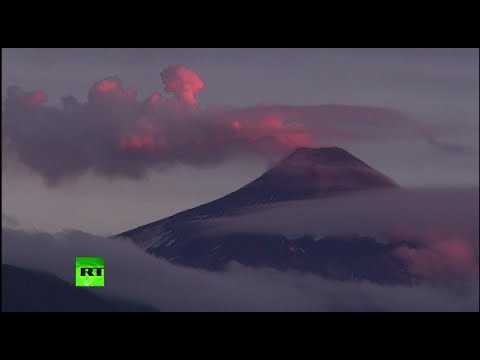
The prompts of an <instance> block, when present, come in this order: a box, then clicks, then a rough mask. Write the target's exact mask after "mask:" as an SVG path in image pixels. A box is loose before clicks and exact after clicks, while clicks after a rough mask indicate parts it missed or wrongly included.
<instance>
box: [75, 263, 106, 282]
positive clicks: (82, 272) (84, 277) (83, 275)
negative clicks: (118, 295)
mask: <svg viewBox="0 0 480 360" xmlns="http://www.w3.org/2000/svg"><path fill="white" fill-rule="evenodd" d="M104 265H105V263H104V259H103V258H99V257H77V258H76V264H75V266H76V270H75V274H76V277H75V285H76V286H104V285H105V266H104Z"/></svg>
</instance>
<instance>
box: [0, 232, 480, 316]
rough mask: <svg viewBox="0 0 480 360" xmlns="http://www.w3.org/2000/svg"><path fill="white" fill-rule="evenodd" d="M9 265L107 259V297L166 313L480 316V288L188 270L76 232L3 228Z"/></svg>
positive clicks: (70, 271) (67, 273)
mask: <svg viewBox="0 0 480 360" xmlns="http://www.w3.org/2000/svg"><path fill="white" fill-rule="evenodd" d="M2 238H3V241H2V251H3V262H4V263H7V264H12V265H17V266H20V267H26V268H30V269H39V270H45V271H49V272H52V273H54V274H56V275H57V276H59V277H60V278H62V279H64V280H66V281H70V282H73V280H74V279H73V276H74V261H75V257H76V256H100V257H101V256H103V257H105V269H106V270H105V274H106V275H105V276H106V278H105V282H106V286H105V287H104V288H96V289H89V290H91V291H95V292H96V293H98V294H99V295H103V296H115V297H120V298H124V299H130V300H135V301H140V302H146V303H149V304H152V305H154V306H156V307H158V308H159V309H160V310H163V311H365V310H371V311H478V282H475V283H471V284H467V285H466V286H464V287H462V288H461V289H449V288H442V287H434V286H416V287H404V286H379V285H374V284H371V283H368V282H362V283H353V282H337V281H329V280H325V279H322V278H319V277H316V276H310V275H300V274H298V273H294V272H288V273H281V272H277V271H273V270H269V269H251V268H245V267H243V266H240V265H238V264H231V266H230V268H229V270H228V271H227V272H225V273H208V272H204V271H199V270H195V269H188V268H181V267H178V266H175V265H172V264H170V263H168V262H166V261H164V260H161V259H157V258H154V257H152V256H150V255H149V254H147V253H145V252H143V251H142V250H141V249H139V248H137V247H136V246H134V245H133V244H132V243H131V242H129V241H126V240H122V239H107V238H101V237H95V236H92V235H89V234H86V233H82V232H77V231H69V232H63V233H58V234H55V235H51V234H48V233H35V232H25V231H21V230H16V229H9V228H3V229H2Z"/></svg>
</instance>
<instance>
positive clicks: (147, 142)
mask: <svg viewBox="0 0 480 360" xmlns="http://www.w3.org/2000/svg"><path fill="white" fill-rule="evenodd" d="M120 149H121V150H143V149H147V150H150V151H155V149H156V146H155V139H154V138H153V136H150V135H139V134H133V135H128V136H127V137H126V138H124V139H123V140H122V141H121V142H120Z"/></svg>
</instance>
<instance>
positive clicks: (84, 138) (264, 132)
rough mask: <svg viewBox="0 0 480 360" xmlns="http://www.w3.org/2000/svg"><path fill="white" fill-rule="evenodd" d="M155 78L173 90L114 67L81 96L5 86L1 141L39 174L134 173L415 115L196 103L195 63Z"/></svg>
mask: <svg viewBox="0 0 480 360" xmlns="http://www.w3.org/2000/svg"><path fill="white" fill-rule="evenodd" d="M162 80H163V82H164V85H165V89H166V91H167V92H168V93H172V94H173V97H169V98H168V97H167V98H165V99H164V98H163V97H162V95H161V94H160V93H159V92H154V93H153V94H151V95H150V96H148V97H147V98H146V99H144V100H140V99H138V98H137V91H136V90H135V89H132V88H128V87H125V86H124V85H123V83H122V81H121V80H120V79H119V78H118V77H107V78H104V79H103V80H100V81H98V82H96V83H95V84H94V85H93V86H92V87H91V89H90V91H89V93H88V98H87V101H86V102H81V101H79V100H77V99H76V98H75V97H73V96H64V97H63V98H62V101H61V104H60V106H51V105H47V104H46V103H47V101H48V96H47V94H46V93H45V92H44V91H41V90H37V91H24V90H22V89H21V88H19V87H16V86H11V87H9V88H7V98H6V99H5V102H4V111H3V121H2V127H3V130H4V139H5V141H6V143H7V149H9V150H10V151H11V152H12V153H14V154H16V155H17V156H18V159H19V160H20V161H21V162H23V163H24V164H26V165H27V166H28V167H29V168H31V169H32V170H34V171H35V172H36V173H38V174H40V175H41V176H42V177H43V178H44V179H45V180H46V181H47V183H48V184H50V185H56V184H58V183H60V182H61V181H62V180H66V179H69V178H74V177H77V176H79V175H82V174H85V173H86V172H87V171H88V170H93V172H94V173H96V174H98V175H101V176H104V177H107V178H113V177H128V178H134V179H138V178H141V177H144V175H145V174H146V173H147V171H149V170H152V169H154V170H162V169H165V168H166V167H169V166H172V165H174V164H178V163H182V164H189V165H195V166H205V165H212V164H218V163H220V162H224V161H225V160H228V159H232V158H234V157H237V156H240V155H244V154H246V153H250V154H252V153H253V154H257V155H261V156H263V157H267V158H270V159H271V158H278V157H279V156H281V155H284V154H286V153H288V152H289V151H291V150H292V149H294V148H296V147H300V146H318V145H320V146H321V145H329V144H332V143H335V142H336V141H338V140H339V139H348V140H352V139H361V140H368V141H371V140H378V139H381V140H383V139H385V138H408V137H412V136H416V131H417V130H416V129H417V125H415V124H414V123H413V122H412V121H411V120H409V119H408V118H407V117H406V116H405V115H404V114H403V113H401V112H399V111H396V110H393V109H387V108H381V107H368V106H348V105H315V106H287V105H266V104H264V105H261V106H254V107H244V108H238V107H231V106H207V107H204V108H202V107H200V106H199V104H198V100H197V98H196V96H197V93H198V92H199V91H200V90H201V89H203V87H204V82H203V80H202V79H201V78H200V76H199V74H197V73H196V71H194V70H192V69H189V68H186V67H184V66H180V67H169V68H167V69H166V70H165V71H163V72H162Z"/></svg>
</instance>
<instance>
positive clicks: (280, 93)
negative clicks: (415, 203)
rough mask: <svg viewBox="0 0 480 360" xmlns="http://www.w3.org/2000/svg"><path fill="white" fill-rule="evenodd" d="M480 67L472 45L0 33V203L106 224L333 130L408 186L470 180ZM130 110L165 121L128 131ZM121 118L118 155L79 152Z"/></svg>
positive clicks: (55, 222)
mask: <svg viewBox="0 0 480 360" xmlns="http://www.w3.org/2000/svg"><path fill="white" fill-rule="evenodd" d="M478 77H479V56H478V49H3V51H2V128H3V129H4V130H5V129H7V133H8V134H10V138H9V140H8V141H6V138H5V137H3V138H2V144H3V147H2V199H3V200H2V214H3V215H6V216H9V217H11V218H14V219H16V220H17V221H18V222H20V224H21V225H22V226H24V227H27V228H36V229H42V230H48V231H56V230H60V229H62V228H75V229H80V230H84V231H88V232H90V233H93V234H98V235H112V234H117V233H120V232H122V231H124V230H127V229H131V228H133V227H136V226H140V225H143V224H145V223H148V222H151V221H155V220H159V219H162V218H164V217H166V216H168V215H171V214H174V213H176V212H179V211H181V210H184V209H187V208H191V207H194V206H197V205H199V204H202V203H205V202H207V201H210V200H213V199H215V198H218V197H220V196H223V195H225V194H227V193H230V192H231V191H233V190H236V189H238V188H239V187H241V186H243V185H245V184H246V183H248V182H249V181H251V180H253V179H255V178H256V177H258V176H259V175H261V174H262V173H263V172H264V171H265V170H266V169H267V168H268V167H269V166H271V165H272V163H273V162H274V161H276V160H278V159H280V158H281V157H282V156H285V155H287V154H288V153H289V152H290V151H291V150H293V149H294V148H295V146H296V145H297V144H298V145H299V146H340V147H342V148H344V149H346V150H348V151H349V152H350V153H352V154H353V155H354V156H356V157H358V158H359V159H361V160H363V161H364V162H366V163H367V164H369V165H371V166H372V167H374V168H375V169H377V170H379V171H380V172H382V173H384V174H386V175H387V176H389V177H390V178H392V179H394V180H395V181H396V182H397V183H398V184H400V185H401V186H405V187H432V186H435V187H439V186H442V187H465V186H478V183H479V175H478V173H479V168H478V163H479V155H478V151H479V137H478V131H479V120H478V119H479V102H478V98H479V80H478ZM12 86H15V87H16V88H12ZM9 87H10V88H9ZM8 88H9V89H10V90H9V91H7V89H8ZM129 88H132V89H134V90H135V91H136V95H135V94H134V91H133V90H132V91H130V90H129ZM105 93H108V94H109V95H108V96H109V97H108V98H107V97H106V96H107V95H105ZM157 93H158V94H159V95H160V96H159V97H158V99H160V97H161V98H162V100H161V101H162V104H164V105H158V104H157V97H156V96H157V95H155V94H157ZM112 94H113V95H112ZM152 94H153V95H152ZM45 95H46V96H45ZM66 96H73V98H75V99H73V98H70V99H69V100H68V101H64V102H63V103H62V100H61V99H62V98H64V97H66ZM135 96H136V100H135ZM47 97H48V101H47V102H45V101H46V100H47ZM112 99H113V100H112ZM130 99H131V100H130ZM164 99H167V100H164ZM7 101H8V102H9V103H8V104H9V105H8V109H7V105H6V103H7ZM158 101H160V100H158ZM27 104H28V105H27ZM178 104H180V105H178ZM182 104H183V105H182ZM30 105H31V106H32V108H27V106H30ZM107 105H108V109H107V110H108V111H107V110H105V111H107V112H105V114H107V115H105V117H102V114H104V113H103V112H102V111H104V110H99V109H104V108H107ZM157 105H158V106H160V107H161V109H159V108H155V110H151V111H152V112H154V115H152V114H151V113H150V112H149V111H150V110H149V109H150V108H149V106H157ZM187 105H188V106H187ZM324 105H339V106H337V107H325V106H324ZM46 107H48V109H46ZM177 107H178V108H177ZM42 109H43V110H42ZM45 109H46V110H45ZM59 109H61V110H59ZM112 109H114V110H115V111H118V114H120V115H119V117H120V118H122V120H121V121H119V122H118V123H116V124H114V125H112V121H110V120H109V118H113V117H114V114H116V112H115V111H113V110H112ZM6 110H8V112H7V113H6V114H4V111H6ZM26 111H31V113H32V114H34V115H35V116H36V118H35V121H36V122H35V123H25V124H30V125H31V126H30V125H29V126H27V127H25V126H24V125H22V124H23V123H22V121H30V119H29V120H25V116H24V114H26ZM138 112H142V114H146V115H142V116H143V117H144V118H145V122H146V123H147V124H148V126H147V125H145V124H143V123H142V124H143V125H144V127H143V128H142V129H144V130H145V128H147V129H150V130H151V127H149V126H155V128H156V129H157V128H161V129H162V131H163V133H162V131H160V135H158V133H155V134H156V135H155V136H153V137H146V135H145V134H143V133H142V135H138V134H137V133H136V132H135V133H134V134H133V133H128V134H127V131H130V128H129V126H130V125H128V124H129V123H128V121H130V120H131V119H130V115H129V114H130V113H132V114H137V113H138ZM45 114H54V117H55V120H54V121H55V122H52V123H48V124H58V126H57V127H55V128H53V127H49V126H47V125H45V126H44V125H42V123H41V121H42V120H44V117H45V116H46V115H45ZM72 114H73V115H72ZM159 114H160V115H159ZM272 114H280V115H278V116H279V117H276V116H277V115H275V116H273V115H272ZM132 116H134V115H132ZM135 116H136V115H135ZM264 116H266V117H264ZM123 118H125V119H123ZM166 118H168V120H165V119H166ZM64 119H69V120H68V121H71V124H72V125H71V126H70V125H69V126H66V125H65V122H64V121H63V120H64ZM85 119H86V120H85ZM135 119H136V120H138V119H137V118H135ZM142 119H143V118H142ZM37 120H38V121H37ZM83 120H85V121H83ZM52 121H53V120H52ZM142 121H143V120H142ZM174 121H175V122H174ZM17 124H19V125H18V126H17ZM45 124H47V123H45ZM69 124H70V123H69ZM152 124H153V125H152ZM20 125H22V126H23V127H22V128H20ZM97 126H98V127H97ZM110 126H112V128H113V129H114V130H115V134H113V135H112V134H111V133H108V131H107V130H108V129H110ZM106 129H107V130H106ZM132 129H134V130H132V131H137V130H138V129H137V128H133V125H132ZM145 131H147V130H145ZM117 132H118V134H119V136H120V135H121V136H120V137H119V139H120V140H119V143H118V144H116V145H118V147H119V149H121V150H122V151H124V152H122V153H120V155H119V158H118V159H114V160H111V159H106V160H104V159H102V160H100V161H97V160H96V159H95V160H91V156H90V157H83V153H84V152H93V153H94V154H96V155H98V157H99V158H101V157H102V154H101V152H102V151H103V150H104V149H105V151H107V150H108V151H109V150H110V148H109V147H108V146H109V144H110V143H109V141H113V140H112V139H114V135H115V136H116V135H117ZM84 134H89V135H88V136H87V135H84ZM92 134H94V135H95V136H93V137H94V138H95V139H92ZM97 134H98V139H97ZM163 134H164V135H165V139H166V140H165V143H163V142H160V140H159V139H160V137H159V136H163ZM211 134H215V137H213V136H211ZM200 135H201V136H205V137H199V136H200ZM217 135H218V137H217ZM4 136H5V135H4ZM261 137H268V138H269V139H270V140H268V142H267V143H262V144H258V143H257V142H256V141H257V139H258V138H261ZM29 139H33V141H30V142H29ZM115 139H116V138H115ZM162 139H163V138H162ZM192 139H194V140H195V141H197V140H198V144H196V145H195V146H197V145H198V147H194V146H193V145H192ZM218 139H220V140H218ZM252 139H253V140H252ZM97 140H98V141H97ZM217 140H218V141H217ZM9 141H10V142H11V143H15V144H17V145H18V146H19V147H20V149H21V154H22V156H21V159H22V160H20V159H19V157H18V156H16V155H15V152H14V151H12V149H11V148H10V147H9V144H8V142H9ZM204 142H205V143H207V144H208V147H206V146H204V147H200V146H203V145H204ZM210 142H211V143H210ZM83 143H85V144H87V143H88V144H89V145H88V146H87V145H85V149H83V148H82V144H83ZM99 143H101V145H99ZM213 143H214V145H212V144H213ZM233 143H234V144H235V145H231V144H233ZM72 144H73V145H72ZM202 144H203V145H202ZM160 145H161V146H163V148H162V149H164V150H162V151H164V152H163V153H162V154H163V155H162V157H157V156H156V155H153V154H152V153H153V152H154V150H153V149H155V154H156V151H157V150H158V149H159V147H160ZM102 146H105V147H102ZM71 148H74V149H75V151H73V152H72V154H76V155H78V156H74V157H70V155H69V154H70V153H69V152H68V151H66V150H65V149H71ZM172 148H174V149H177V150H172ZM62 150H63V151H64V152H63V153H62ZM138 150H139V151H140V152H138ZM123 154H125V156H126V157H122V156H123ZM138 154H140V155H138ZM137 156H139V157H137ZM131 159H139V160H140V161H138V162H137V163H135V166H132V165H131V164H132V163H131ZM172 164H173V165H172Z"/></svg>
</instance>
